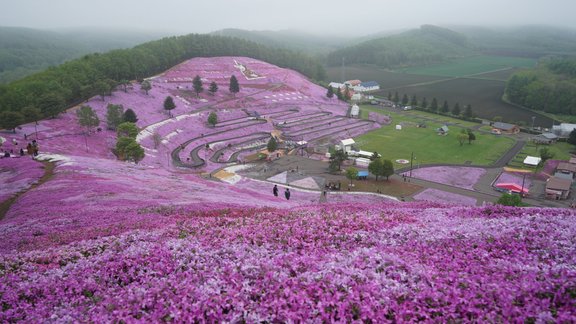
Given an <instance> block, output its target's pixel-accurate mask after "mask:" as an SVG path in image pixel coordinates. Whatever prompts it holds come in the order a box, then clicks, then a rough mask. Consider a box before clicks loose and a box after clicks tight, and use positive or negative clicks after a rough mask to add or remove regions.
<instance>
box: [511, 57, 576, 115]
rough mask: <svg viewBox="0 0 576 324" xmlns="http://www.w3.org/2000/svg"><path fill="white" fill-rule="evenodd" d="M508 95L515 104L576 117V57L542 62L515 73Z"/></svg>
mask: <svg viewBox="0 0 576 324" xmlns="http://www.w3.org/2000/svg"><path fill="white" fill-rule="evenodd" d="M506 95H507V97H508V100H510V101H511V102H513V103H516V104H519V105H522V106H524V107H528V108H530V109H534V110H541V111H545V112H549V113H553V114H561V115H576V57H571V58H557V59H551V60H548V61H545V62H542V63H541V64H540V65H539V66H538V67H537V68H535V69H532V70H526V71H521V72H517V73H515V74H514V75H513V76H512V77H511V78H510V80H509V81H508V83H507V86H506Z"/></svg>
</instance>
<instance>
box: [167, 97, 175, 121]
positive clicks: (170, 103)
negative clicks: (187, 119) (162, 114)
mask: <svg viewBox="0 0 576 324" xmlns="http://www.w3.org/2000/svg"><path fill="white" fill-rule="evenodd" d="M174 108H176V104H175V103H174V99H172V97H171V96H168V97H166V99H164V110H166V111H168V115H169V116H170V117H172V109H174Z"/></svg>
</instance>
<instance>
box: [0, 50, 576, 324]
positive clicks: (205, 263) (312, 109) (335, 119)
mask: <svg viewBox="0 0 576 324" xmlns="http://www.w3.org/2000/svg"><path fill="white" fill-rule="evenodd" d="M196 75H199V76H201V78H202V81H203V84H204V85H205V88H207V87H208V85H209V84H210V83H211V82H215V83H216V84H217V85H218V88H219V90H218V91H217V92H216V93H215V94H214V95H211V94H210V93H208V91H206V90H204V91H203V92H201V93H200V94H198V95H197V94H196V93H195V92H194V90H193V88H192V84H191V82H192V78H194V77H195V76H196ZM232 75H234V76H236V77H237V78H238V80H239V83H240V89H241V90H240V92H239V93H237V94H233V93H230V92H229V91H228V87H229V80H230V77H231V76H232ZM147 81H149V82H150V83H151V85H152V87H151V90H149V91H148V92H146V91H144V90H143V89H141V85H142V84H141V83H138V82H131V83H130V84H129V85H128V86H127V88H126V92H125V91H124V90H123V89H117V90H116V91H114V92H113V93H112V94H111V95H106V96H103V97H102V96H96V97H93V98H91V99H89V100H88V101H86V102H83V103H81V104H80V105H78V106H76V107H73V108H71V109H69V110H67V111H66V112H65V113H63V114H60V115H59V116H58V117H57V118H54V119H49V120H43V121H40V122H39V124H38V125H35V124H34V123H31V124H26V125H23V126H22V128H21V129H17V132H16V133H8V132H5V133H3V134H2V136H3V137H6V138H7V140H8V142H7V143H5V144H4V145H7V146H10V147H14V148H18V147H20V146H21V145H22V146H23V145H24V144H25V143H26V141H30V140H31V139H33V138H37V139H38V143H39V146H40V153H41V154H40V156H39V157H37V159H36V160H33V159H31V158H30V157H28V156H25V157H21V158H9V159H1V160H0V167H1V168H2V172H1V173H0V181H2V189H3V190H2V191H1V192H0V194H1V195H0V199H3V200H4V201H6V200H7V199H9V197H16V199H14V201H13V202H12V203H11V206H10V208H9V209H8V210H7V212H6V215H5V216H4V218H3V219H2V220H1V221H0V233H2V237H3V240H2V241H1V242H0V251H1V254H0V304H1V305H2V311H1V312H0V321H2V322H14V321H23V322H40V321H46V320H49V321H55V322H76V321H78V322H87V321H93V322H110V321H115V320H116V321H125V322H134V321H143V322H159V321H175V322H191V321H195V320H196V321H208V322H214V321H226V322H242V321H243V322H261V321H267V322H291V321H310V322H319V321H360V320H363V321H366V322H387V321H391V322H393V321H400V322H402V321H440V322H447V321H465V322H467V321H471V322H472V321H478V322H484V321H489V322H503V321H534V322H538V321H542V322H544V321H556V322H562V321H566V322H570V321H574V320H576V313H575V312H574V309H576V302H575V301H576V298H575V293H576V285H575V284H574V278H576V270H575V269H574V264H576V251H575V250H574V247H575V246H576V241H575V239H574V238H575V237H576V235H575V234H576V225H575V224H576V222H575V221H574V219H575V216H576V215H575V214H574V212H573V211H572V210H569V209H544V208H522V209H521V208H506V207H499V206H484V207H463V206H457V205H444V204H438V203H430V202H420V203H401V202H399V201H398V200H397V199H395V198H393V197H387V196H384V195H376V194H373V195H372V194H358V193H357V194H347V193H330V196H329V198H328V201H327V202H321V192H320V191H319V190H318V189H319V188H320V187H319V186H316V187H315V188H314V186H315V185H316V183H315V181H316V180H315V178H314V177H313V176H309V175H303V176H302V177H301V178H299V180H297V181H294V183H288V181H287V179H288V178H289V176H288V175H289V174H291V173H295V172H294V171H293V170H273V171H274V172H275V174H276V175H275V176H274V177H270V178H268V179H267V181H261V180H255V179H250V178H246V177H244V176H242V175H241V174H240V172H239V171H240V170H242V169H249V168H252V167H254V166H255V165H261V164H262V163H265V162H252V161H253V160H252V159H253V158H254V156H256V158H257V154H256V152H258V151H260V150H262V149H263V148H264V147H266V143H267V141H268V139H269V138H271V136H272V135H273V134H274V135H275V136H278V137H279V138H280V139H282V145H284V146H285V147H286V148H287V151H288V152H290V149H291V148H292V149H294V148H296V147H297V145H296V144H295V143H296V142H298V141H306V142H308V143H316V144H318V145H321V144H322V143H327V142H328V143H331V142H334V141H338V140H339V139H342V138H344V137H346V138H348V137H356V136H358V135H360V134H363V133H365V132H368V131H369V130H371V129H375V128H377V127H380V125H379V124H378V123H377V122H376V121H371V120H359V119H351V118H347V117H345V115H346V112H347V110H348V106H347V105H345V104H343V103H340V102H339V101H337V100H336V99H328V98H327V97H326V89H324V88H322V87H320V86H318V85H316V84H314V83H312V82H310V81H309V80H308V79H306V78H305V77H304V76H303V75H302V74H300V73H297V72H294V71H292V70H289V69H284V68H280V67H278V66H274V65H272V64H269V63H266V62H264V61H260V60H256V59H252V58H249V57H217V58H195V59H192V60H188V61H185V62H183V63H181V64H179V65H177V66H175V67H172V68H171V69H169V70H167V71H165V72H163V73H161V74H159V75H156V76H153V77H150V78H147ZM167 96H172V97H173V98H174V101H175V104H176V108H175V109H174V110H172V114H173V116H170V115H168V114H167V113H166V112H165V110H164V109H163V102H164V100H165V98H166V97H167ZM108 104H116V105H120V104H121V105H123V107H124V108H125V109H127V108H131V109H133V110H134V111H135V113H136V115H137V116H138V121H137V126H138V127H139V129H140V132H139V134H138V137H137V141H138V142H139V143H140V144H141V145H142V146H143V147H144V149H145V157H144V159H143V160H142V161H140V162H139V163H138V164H134V163H132V162H124V161H118V160H117V159H116V156H115V155H114V154H113V153H112V150H111V149H112V148H113V147H114V145H115V141H116V135H115V132H113V131H110V130H107V129H106V127H105V126H104V124H103V125H102V129H101V130H100V131H94V132H92V133H90V134H86V133H85V129H84V128H83V127H81V126H80V125H78V121H77V117H76V111H77V110H78V109H79V107H80V106H82V105H89V106H90V107H92V108H93V109H94V110H95V111H96V113H97V115H98V116H99V118H100V119H101V120H105V113H106V107H107V106H108ZM210 112H215V113H216V114H217V116H218V123H216V125H215V126H210V125H208V123H207V119H208V114H209V113H210ZM36 131H38V133H37V134H36ZM155 139H158V140H155ZM13 141H15V142H17V143H18V145H16V144H14V143H13ZM7 146H4V148H6V147H7ZM38 161H52V162H44V164H40V162H38ZM42 167H44V168H46V169H45V171H46V172H49V173H50V174H49V177H44V178H42V179H41V177H42V176H43V174H42V172H41V171H42ZM51 167H53V168H54V169H53V170H50V169H49V168H51ZM282 177H283V178H284V180H286V181H285V182H278V183H279V184H280V185H281V186H282V187H286V186H290V189H291V191H292V192H293V193H292V198H291V199H290V200H286V199H284V198H283V197H282V198H280V197H274V196H273V195H272V186H273V182H272V180H276V181H278V180H279V179H280V178H282ZM271 179H272V180H271ZM6 188H8V189H6Z"/></svg>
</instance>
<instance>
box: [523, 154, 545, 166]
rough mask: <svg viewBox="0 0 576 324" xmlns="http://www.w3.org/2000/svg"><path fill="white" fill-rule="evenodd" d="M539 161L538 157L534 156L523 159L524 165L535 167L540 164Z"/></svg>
mask: <svg viewBox="0 0 576 324" xmlns="http://www.w3.org/2000/svg"><path fill="white" fill-rule="evenodd" d="M540 161H542V159H541V158H539V157H536V156H527V157H526V158H525V159H524V164H527V165H532V166H537V165H538V163H540Z"/></svg>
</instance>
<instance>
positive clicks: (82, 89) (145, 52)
mask: <svg viewBox="0 0 576 324" xmlns="http://www.w3.org/2000/svg"><path fill="white" fill-rule="evenodd" d="M213 56H247V57H252V58H255V59H260V60H263V61H266V62H269V63H272V64H274V65H277V66H280V67H285V68H290V69H293V70H296V71H298V72H301V73H302V74H304V75H307V76H308V77H310V78H312V79H316V80H322V79H323V78H324V69H323V67H322V65H321V64H320V63H319V62H318V61H316V60H314V59H312V58H310V57H308V56H305V55H303V54H299V53H295V52H292V51H289V50H283V49H273V48H269V47H265V46H262V45H259V44H257V43H254V42H249V41H245V40H241V39H238V38H230V37H220V36H210V35H199V34H190V35H185V36H178V37H167V38H163V39H160V40H157V41H152V42H148V43H144V44H142V45H138V46H136V47H134V48H131V49H120V50H113V51H110V52H107V53H104V54H91V55H86V56H84V57H82V58H80V59H76V60H72V61H68V62H66V63H64V64H61V65H59V66H57V67H52V68H49V69H47V70H45V71H43V72H40V73H37V74H34V75H31V76H28V77H25V78H23V79H20V80H18V81H14V82H12V83H9V84H6V85H0V114H1V115H0V121H2V120H4V121H6V120H8V119H10V120H11V122H12V123H15V124H17V125H19V124H21V123H23V122H30V121H35V120H38V119H41V118H47V117H53V116H55V115H57V114H58V113H60V112H61V111H63V110H65V109H66V108H67V107H69V106H71V105H74V104H77V103H79V102H81V101H83V100H86V99H88V98H90V97H92V96H94V95H98V94H99V95H105V94H108V93H109V92H110V91H111V90H112V89H113V88H114V87H116V86H119V85H125V84H127V83H128V82H129V81H128V80H138V79H142V78H145V77H148V76H152V75H155V74H158V73H160V72H163V71H165V70H167V69H169V68H171V67H173V66H174V65H177V64H178V63H181V62H183V61H185V60H188V59H190V58H194V57H213ZM5 113H9V115H5ZM0 127H2V125H0ZM4 127H6V128H12V127H7V126H6V125H5V126H4Z"/></svg>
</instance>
